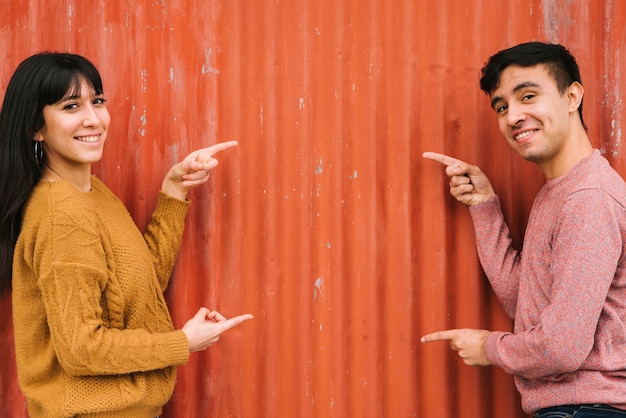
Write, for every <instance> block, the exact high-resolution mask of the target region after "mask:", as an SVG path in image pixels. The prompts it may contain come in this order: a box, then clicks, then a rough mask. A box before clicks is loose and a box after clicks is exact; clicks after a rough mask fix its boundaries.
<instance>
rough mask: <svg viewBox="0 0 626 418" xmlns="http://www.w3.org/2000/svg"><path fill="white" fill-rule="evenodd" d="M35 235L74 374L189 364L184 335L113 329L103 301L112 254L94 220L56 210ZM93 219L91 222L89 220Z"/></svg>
mask: <svg viewBox="0 0 626 418" xmlns="http://www.w3.org/2000/svg"><path fill="white" fill-rule="evenodd" d="M48 218H49V219H47V220H46V221H44V222H42V223H41V224H40V226H39V229H38V230H37V231H36V234H35V235H36V239H35V240H34V241H33V247H32V249H31V250H30V251H32V257H29V258H31V259H33V260H35V263H34V265H33V270H34V274H35V275H36V277H38V282H37V285H38V288H39V291H40V293H41V297H42V300H43V304H44V307H45V311H46V319H47V321H48V329H49V332H50V339H51V341H52V346H53V347H54V350H55V353H56V356H57V358H58V360H59V362H60V363H61V365H62V366H63V368H64V369H65V371H66V372H67V373H69V374H73V375H84V376H87V375H115V374H126V373H132V372H140V371H148V370H157V369H162V368H165V367H168V366H173V365H180V364H183V363H185V362H186V361H187V359H188V357H189V348H188V344H187V339H186V337H185V335H184V333H183V332H182V331H179V330H178V331H167V332H156V333H153V332H149V331H147V330H145V329H117V328H113V327H108V326H107V325H106V322H105V320H104V318H106V315H107V313H105V312H103V308H102V304H101V299H102V297H103V294H104V290H105V288H106V287H107V286H108V285H109V284H110V283H109V282H108V274H109V271H108V267H107V255H106V253H105V250H104V247H103V242H102V239H101V237H100V235H99V232H98V228H97V226H96V222H95V221H94V220H93V219H94V218H95V217H89V216H86V214H85V212H84V211H82V212H81V210H80V208H76V209H75V210H74V211H71V210H65V209H64V210H57V211H55V212H54V213H53V214H50V215H49V216H48ZM90 219H91V221H90Z"/></svg>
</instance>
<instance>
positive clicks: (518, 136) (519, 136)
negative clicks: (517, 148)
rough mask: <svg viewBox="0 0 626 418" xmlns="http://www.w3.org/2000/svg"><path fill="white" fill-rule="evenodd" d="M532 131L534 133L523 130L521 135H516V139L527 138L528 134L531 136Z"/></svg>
mask: <svg viewBox="0 0 626 418" xmlns="http://www.w3.org/2000/svg"><path fill="white" fill-rule="evenodd" d="M532 133H533V131H526V132H522V133H521V134H519V135H515V140H516V141H517V140H520V139H524V138H526V137H527V136H529V135H530V134H532Z"/></svg>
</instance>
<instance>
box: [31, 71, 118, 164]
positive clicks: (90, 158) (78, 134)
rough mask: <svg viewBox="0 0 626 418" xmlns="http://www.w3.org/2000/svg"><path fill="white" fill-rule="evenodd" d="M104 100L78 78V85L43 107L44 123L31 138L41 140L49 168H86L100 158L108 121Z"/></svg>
mask: <svg viewBox="0 0 626 418" xmlns="http://www.w3.org/2000/svg"><path fill="white" fill-rule="evenodd" d="M74 90H76V93H77V94H76V95H74V94H73V91H74ZM105 102H106V101H105V99H104V98H103V97H102V95H95V93H94V91H93V89H92V88H91V87H90V85H89V84H88V83H87V82H86V81H85V80H84V79H81V82H80V89H74V88H71V89H70V91H69V92H68V95H67V96H66V97H64V98H63V99H61V100H60V101H59V102H57V103H53V104H51V105H47V106H45V107H44V109H43V116H44V122H45V125H44V127H43V128H42V129H41V130H40V131H39V132H38V133H37V135H36V136H35V140H38V141H43V145H44V153H45V155H46V162H47V165H48V166H49V168H50V169H51V170H52V171H54V172H56V173H58V174H60V175H61V174H62V173H63V172H68V170H69V171H70V172H76V171H82V170H87V171H88V172H90V171H91V164H93V163H96V162H98V161H100V159H101V158H102V152H103V149H104V143H105V140H106V136H107V132H108V129H109V124H110V121H111V118H110V115H109V111H108V110H107V108H106V104H105Z"/></svg>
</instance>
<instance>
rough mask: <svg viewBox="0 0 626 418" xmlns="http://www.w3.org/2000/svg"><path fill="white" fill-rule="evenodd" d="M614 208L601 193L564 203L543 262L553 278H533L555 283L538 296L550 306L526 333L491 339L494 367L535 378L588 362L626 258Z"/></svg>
mask: <svg viewBox="0 0 626 418" xmlns="http://www.w3.org/2000/svg"><path fill="white" fill-rule="evenodd" d="M615 207H616V205H615V203H614V202H613V201H612V198H611V197H610V196H608V195H607V194H605V193H603V192H602V191H600V190H598V189H595V190H590V189H588V190H584V191H579V192H577V193H575V194H573V195H570V196H569V197H568V198H567V199H566V200H565V202H564V204H563V205H562V207H561V209H560V212H559V213H558V222H557V224H556V228H555V230H554V233H553V236H552V241H551V243H550V246H551V254H545V257H544V258H547V259H548V261H547V262H548V263H549V270H548V271H549V273H548V274H549V276H550V277H536V278H534V279H535V280H542V281H543V280H545V281H546V283H551V286H550V289H549V292H550V294H549V295H540V296H539V297H542V296H543V297H546V300H547V304H546V306H545V307H544V308H543V309H541V310H540V311H539V312H538V314H537V315H538V317H537V318H535V320H534V324H528V326H525V327H524V330H523V331H521V332H516V333H515V334H510V333H503V332H494V333H492V334H491V335H490V336H489V338H488V339H487V341H486V345H485V350H486V354H487V358H488V359H489V360H490V361H491V362H492V363H493V364H495V365H497V366H500V367H502V368H503V369H504V370H505V371H507V372H508V373H511V374H515V375H519V376H522V377H526V378H528V379H535V378H542V377H547V376H552V375H559V374H562V373H568V372H572V371H575V370H577V369H579V368H580V366H581V365H582V364H583V362H584V361H585V360H586V359H587V358H588V356H589V354H590V352H591V351H592V349H593V348H594V339H595V333H596V330H597V329H598V327H599V325H598V324H599V321H600V316H601V312H602V309H603V306H604V303H605V301H606V299H607V294H608V292H609V288H610V286H611V283H612V281H613V277H614V275H615V271H616V268H617V265H618V262H619V260H620V258H621V250H622V239H621V234H620V228H619V225H618V218H617V214H616V213H614V211H615ZM525 297H526V298H531V297H532V296H531V295H525ZM534 297H535V299H534V300H535V304H537V303H538V302H537V295H535V296H534ZM529 300H531V301H532V300H533V299H529ZM530 303H532V302H530Z"/></svg>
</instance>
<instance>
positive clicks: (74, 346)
mask: <svg viewBox="0 0 626 418" xmlns="http://www.w3.org/2000/svg"><path fill="white" fill-rule="evenodd" d="M188 205H189V204H188V202H182V201H180V200H177V199H173V198H170V197H168V196H166V195H165V194H162V193H161V194H160V195H159V197H158V202H157V207H156V209H155V211H154V213H153V216H152V220H151V222H150V224H149V226H148V228H147V230H146V232H145V234H143V235H142V234H141V233H140V231H139V230H138V229H137V227H136V225H135V223H134V222H133V220H132V219H131V217H130V215H129V213H128V211H127V210H126V208H125V207H124V205H123V204H122V203H121V201H120V200H119V199H117V198H116V197H115V196H114V195H113V193H111V191H110V190H109V189H108V188H107V187H106V186H105V185H104V183H102V182H101V181H100V180H98V179H97V178H96V177H92V191H90V192H88V193H82V192H79V191H78V190H76V189H75V188H74V187H73V186H71V185H70V184H69V183H66V182H53V183H48V182H44V181H42V182H40V183H39V184H38V185H37V186H36V188H35V189H34V191H33V193H32V195H31V197H30V200H29V202H28V204H27V207H26V211H25V215H24V222H23V226H22V231H21V234H20V236H19V238H18V241H17V245H16V248H15V256H14V264H13V320H14V329H15V353H16V360H17V372H18V381H19V385H20V388H21V390H22V392H23V393H24V395H25V397H26V399H27V403H28V412H29V414H30V416H31V417H32V418H39V417H45V418H56V417H81V418H82V417H99V418H105V417H117V418H121V417H133V418H141V417H146V418H148V417H150V418H152V417H155V416H156V415H159V414H160V413H161V408H162V406H163V405H164V404H165V403H166V402H167V401H168V400H169V399H170V397H171V394H172V391H173V388H174V383H175V380H176V369H175V367H174V366H176V365H181V364H183V363H185V362H186V361H187V359H188V358H189V347H188V344H187V339H186V337H185V335H184V333H183V332H182V331H180V330H178V331H176V330H174V327H173V325H172V321H171V318H170V315H169V312H168V309H167V306H166V304H165V300H164V298H163V291H164V290H165V288H166V286H167V283H168V280H169V277H170V275H171V273H172V269H173V266H174V263H175V260H176V256H177V254H178V250H179V246H180V241H181V236H182V231H183V227H184V218H185V215H186V213H187V209H188Z"/></svg>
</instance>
